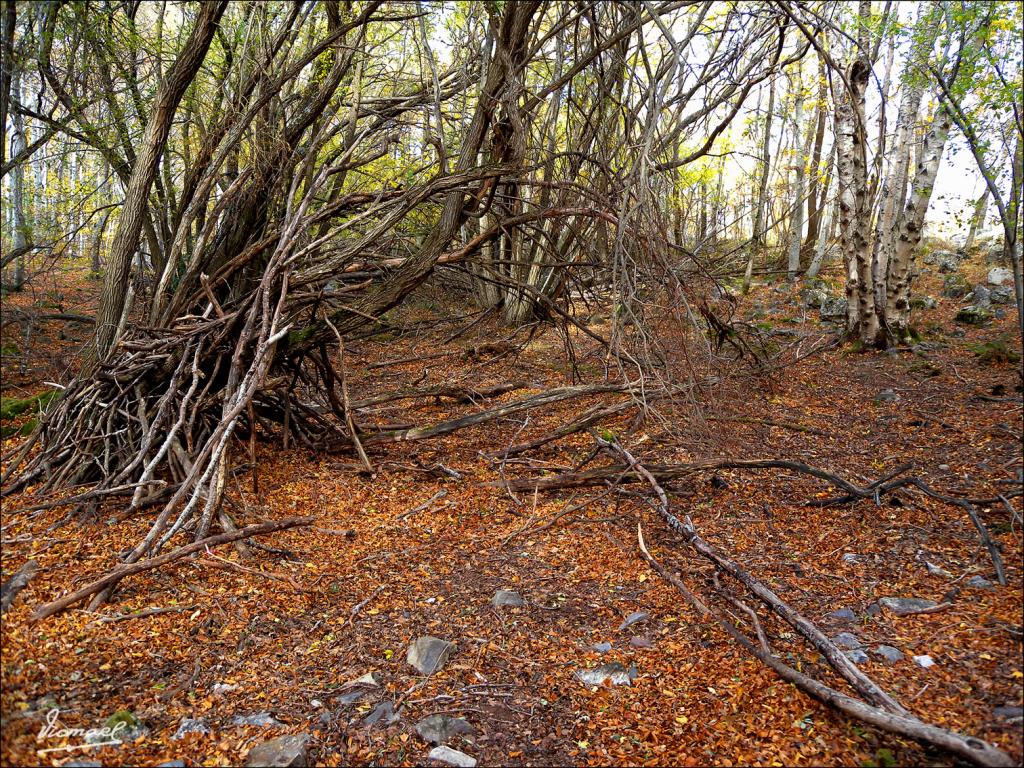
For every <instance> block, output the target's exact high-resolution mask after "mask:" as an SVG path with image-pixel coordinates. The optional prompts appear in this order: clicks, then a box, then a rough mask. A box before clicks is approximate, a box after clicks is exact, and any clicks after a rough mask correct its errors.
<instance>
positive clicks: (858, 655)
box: [843, 648, 868, 664]
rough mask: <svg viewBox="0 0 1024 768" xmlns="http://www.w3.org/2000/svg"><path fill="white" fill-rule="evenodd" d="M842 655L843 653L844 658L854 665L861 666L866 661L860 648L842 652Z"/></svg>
mask: <svg viewBox="0 0 1024 768" xmlns="http://www.w3.org/2000/svg"><path fill="white" fill-rule="evenodd" d="M843 653H845V654H846V657H847V658H848V659H849V660H850V661H852V662H853V663H854V664H863V663H864V662H865V661H867V660H868V655H867V654H866V653H864V651H862V650H861V649H860V648H854V649H853V650H850V651H843Z"/></svg>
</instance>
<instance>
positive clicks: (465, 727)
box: [416, 715, 473, 744]
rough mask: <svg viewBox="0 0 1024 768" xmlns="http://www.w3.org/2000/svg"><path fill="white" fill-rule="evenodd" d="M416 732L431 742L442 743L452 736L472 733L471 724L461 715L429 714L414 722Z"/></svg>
mask: <svg viewBox="0 0 1024 768" xmlns="http://www.w3.org/2000/svg"><path fill="white" fill-rule="evenodd" d="M416 733H418V734H419V735H420V738H421V739H423V740H424V741H428V742H430V743H431V744H444V743H445V742H446V741H448V740H449V739H450V738H451V737H452V736H462V735H468V734H471V733H473V726H472V725H470V724H469V723H468V722H466V721H465V720H463V719H462V718H461V717H449V716H448V715H430V717H425V718H423V719H422V720H420V721H419V722H418V723H416Z"/></svg>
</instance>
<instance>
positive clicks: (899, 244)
mask: <svg viewBox="0 0 1024 768" xmlns="http://www.w3.org/2000/svg"><path fill="white" fill-rule="evenodd" d="M949 128H950V118H949V113H948V112H947V111H946V109H945V107H944V106H941V105H940V106H939V108H938V109H937V110H936V112H935V117H934V118H933V119H932V127H931V129H930V130H929V131H928V135H927V136H925V140H924V144H923V148H922V151H921V162H920V164H919V165H918V167H917V172H916V173H915V174H914V183H913V186H912V188H911V191H910V199H909V200H908V201H907V207H906V208H904V209H903V212H902V213H901V214H900V220H899V225H898V232H899V235H898V237H897V238H896V244H895V249H894V252H893V254H892V259H891V260H890V262H889V273H888V278H887V281H886V282H887V285H886V293H887V299H886V314H885V322H886V326H887V327H888V332H889V334H890V335H891V336H892V337H893V339H895V340H896V341H897V342H898V343H908V342H909V341H910V288H911V283H912V282H913V279H914V270H913V267H914V249H915V248H916V247H917V245H918V243H920V242H921V234H922V230H923V228H924V216H925V213H927V211H928V203H929V201H930V200H931V197H932V189H933V188H934V186H935V176H936V174H937V173H938V170H939V163H940V162H941V161H942V151H943V149H944V148H945V146H946V139H947V138H949Z"/></svg>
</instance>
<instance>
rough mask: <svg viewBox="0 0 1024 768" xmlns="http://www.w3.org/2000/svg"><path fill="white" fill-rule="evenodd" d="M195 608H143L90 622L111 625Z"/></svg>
mask: <svg viewBox="0 0 1024 768" xmlns="http://www.w3.org/2000/svg"><path fill="white" fill-rule="evenodd" d="M194 608H195V606H194V605H171V606H168V607H166V608H144V609H143V610H141V611H135V612H134V613H118V614H114V615H113V616H101V617H100V618H98V619H96V621H94V622H91V623H92V624H113V623H114V622H117V621H128V620H129V619H144V618H146V617H148V616H159V615H161V614H164V613H181V612H182V611H191V610H193V609H194Z"/></svg>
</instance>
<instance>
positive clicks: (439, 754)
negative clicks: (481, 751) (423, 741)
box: [427, 747, 476, 768]
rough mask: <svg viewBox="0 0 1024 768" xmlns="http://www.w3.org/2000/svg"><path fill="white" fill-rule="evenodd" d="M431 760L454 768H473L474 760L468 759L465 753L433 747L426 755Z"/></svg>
mask: <svg viewBox="0 0 1024 768" xmlns="http://www.w3.org/2000/svg"><path fill="white" fill-rule="evenodd" d="M427 757H429V758H430V759H431V760H438V761H440V762H442V763H445V764H446V765H454V766H455V768H475V766H476V759H475V758H472V757H470V756H469V755H467V754H466V753H465V752H459V750H457V749H450V748H449V747H434V748H433V749H432V750H430V752H429V753H428V754H427Z"/></svg>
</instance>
